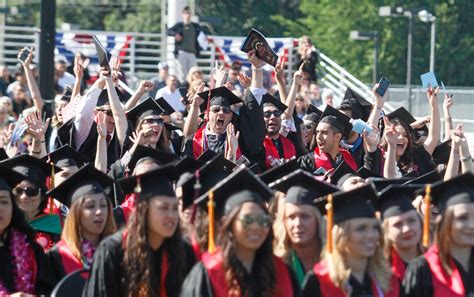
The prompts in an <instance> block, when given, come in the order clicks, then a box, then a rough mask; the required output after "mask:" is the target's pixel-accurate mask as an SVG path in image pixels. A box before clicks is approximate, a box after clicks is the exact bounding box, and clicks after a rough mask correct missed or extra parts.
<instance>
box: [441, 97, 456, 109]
mask: <svg viewBox="0 0 474 297" xmlns="http://www.w3.org/2000/svg"><path fill="white" fill-rule="evenodd" d="M453 104H454V101H453V96H450V95H448V94H444V101H443V109H444V110H445V111H446V110H450V109H451V107H452V106H453Z"/></svg>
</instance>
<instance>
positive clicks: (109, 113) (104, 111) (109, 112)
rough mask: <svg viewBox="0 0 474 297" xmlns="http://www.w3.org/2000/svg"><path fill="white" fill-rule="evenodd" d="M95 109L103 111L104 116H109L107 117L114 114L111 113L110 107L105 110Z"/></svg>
mask: <svg viewBox="0 0 474 297" xmlns="http://www.w3.org/2000/svg"><path fill="white" fill-rule="evenodd" d="M97 111H101V112H103V113H105V115H106V116H109V117H111V116H113V115H114V114H113V113H112V110H110V109H107V110H105V109H97Z"/></svg>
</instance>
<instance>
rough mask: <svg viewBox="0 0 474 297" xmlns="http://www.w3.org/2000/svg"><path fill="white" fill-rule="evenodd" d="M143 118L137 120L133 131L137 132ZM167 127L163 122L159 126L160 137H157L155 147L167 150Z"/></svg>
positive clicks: (168, 149)
mask: <svg viewBox="0 0 474 297" xmlns="http://www.w3.org/2000/svg"><path fill="white" fill-rule="evenodd" d="M143 121H144V119H141V120H139V121H138V122H137V128H136V129H135V131H136V132H137V133H138V132H139V131H140V130H141V129H142V124H143ZM168 133H169V132H168V129H167V128H166V126H165V124H163V125H162V126H161V134H160V138H159V139H158V142H157V143H156V149H159V150H162V151H165V152H169V151H170V148H169V138H168Z"/></svg>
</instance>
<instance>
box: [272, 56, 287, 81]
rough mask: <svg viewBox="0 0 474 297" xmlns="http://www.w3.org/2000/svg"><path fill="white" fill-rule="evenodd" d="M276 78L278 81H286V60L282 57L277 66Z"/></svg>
mask: <svg viewBox="0 0 474 297" xmlns="http://www.w3.org/2000/svg"><path fill="white" fill-rule="evenodd" d="M274 71H275V77H276V78H277V80H278V81H283V80H284V79H285V59H284V58H282V57H280V58H279V59H278V63H277V64H276V66H275V70H274Z"/></svg>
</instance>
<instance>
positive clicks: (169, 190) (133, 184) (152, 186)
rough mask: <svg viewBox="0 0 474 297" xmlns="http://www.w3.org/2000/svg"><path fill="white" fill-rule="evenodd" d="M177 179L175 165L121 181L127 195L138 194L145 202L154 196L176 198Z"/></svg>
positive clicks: (165, 166)
mask: <svg viewBox="0 0 474 297" xmlns="http://www.w3.org/2000/svg"><path fill="white" fill-rule="evenodd" d="M176 179H177V176H176V171H175V167H174V165H173V164H168V165H164V166H160V167H159V168H157V169H154V170H152V171H148V172H146V173H144V174H141V175H136V176H131V177H128V178H123V179H120V180H119V184H120V186H121V187H122V189H123V192H124V193H125V194H130V193H138V195H139V200H140V201H144V200H146V199H149V198H151V197H153V196H157V195H162V196H169V197H175V196H176V194H175V192H174V189H173V181H174V180H176Z"/></svg>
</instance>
